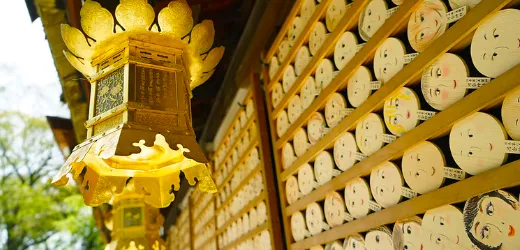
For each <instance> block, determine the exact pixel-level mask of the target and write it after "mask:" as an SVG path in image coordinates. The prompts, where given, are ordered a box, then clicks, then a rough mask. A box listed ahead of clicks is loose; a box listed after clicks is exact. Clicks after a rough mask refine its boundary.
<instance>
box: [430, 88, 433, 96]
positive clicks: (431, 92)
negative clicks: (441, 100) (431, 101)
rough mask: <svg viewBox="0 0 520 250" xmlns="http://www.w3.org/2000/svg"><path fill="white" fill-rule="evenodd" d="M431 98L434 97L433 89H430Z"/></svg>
mask: <svg viewBox="0 0 520 250" xmlns="http://www.w3.org/2000/svg"><path fill="white" fill-rule="evenodd" d="M430 96H431V97H433V95H432V89H430Z"/></svg>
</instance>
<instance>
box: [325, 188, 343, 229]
mask: <svg viewBox="0 0 520 250" xmlns="http://www.w3.org/2000/svg"><path fill="white" fill-rule="evenodd" d="M324 210H325V219H326V220H327V223H328V224H329V226H331V227H336V226H339V225H341V224H343V221H344V218H345V203H344V202H343V198H341V195H340V194H338V193H336V192H333V193H331V194H329V195H327V197H325V208H324Z"/></svg>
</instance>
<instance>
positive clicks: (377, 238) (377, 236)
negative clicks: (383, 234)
mask: <svg viewBox="0 0 520 250" xmlns="http://www.w3.org/2000/svg"><path fill="white" fill-rule="evenodd" d="M376 242H377V243H379V235H376Z"/></svg>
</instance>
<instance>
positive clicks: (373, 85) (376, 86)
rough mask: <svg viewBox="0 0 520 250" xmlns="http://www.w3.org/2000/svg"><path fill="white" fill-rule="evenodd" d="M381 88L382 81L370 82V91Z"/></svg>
mask: <svg viewBox="0 0 520 250" xmlns="http://www.w3.org/2000/svg"><path fill="white" fill-rule="evenodd" d="M379 88H381V81H372V82H370V90H376V89H379Z"/></svg>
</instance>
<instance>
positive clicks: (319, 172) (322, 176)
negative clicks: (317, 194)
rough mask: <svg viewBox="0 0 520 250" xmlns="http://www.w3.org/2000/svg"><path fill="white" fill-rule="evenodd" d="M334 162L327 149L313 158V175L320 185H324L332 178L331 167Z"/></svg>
mask: <svg viewBox="0 0 520 250" xmlns="http://www.w3.org/2000/svg"><path fill="white" fill-rule="evenodd" d="M333 168H334V162H333V161H332V156H331V155H330V153H329V152H327V151H322V152H321V153H320V154H319V155H318V156H317V157H316V160H314V176H315V177H316V181H317V182H318V184H320V185H324V184H325V183H327V182H329V181H330V180H331V179H332V169H333Z"/></svg>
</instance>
